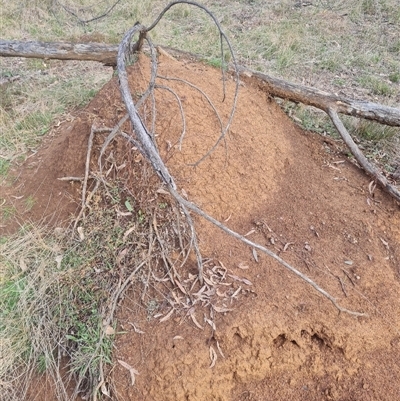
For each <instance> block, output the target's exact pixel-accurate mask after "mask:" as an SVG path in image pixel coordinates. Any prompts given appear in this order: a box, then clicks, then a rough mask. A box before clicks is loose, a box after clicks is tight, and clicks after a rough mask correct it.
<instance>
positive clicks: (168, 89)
mask: <svg viewBox="0 0 400 401" xmlns="http://www.w3.org/2000/svg"><path fill="white" fill-rule="evenodd" d="M155 89H164V90H166V91H168V92H170V93H172V95H173V96H175V99H176V101H177V102H178V106H179V110H180V112H181V118H182V133H181V136H180V137H179V150H182V141H183V138H184V136H185V134H186V118H185V113H184V111H183V107H182V102H181V99H180V98H179V96H178V94H177V93H176V92H175V91H173V90H172V89H171V88H169V87H168V86H163V85H156V86H155Z"/></svg>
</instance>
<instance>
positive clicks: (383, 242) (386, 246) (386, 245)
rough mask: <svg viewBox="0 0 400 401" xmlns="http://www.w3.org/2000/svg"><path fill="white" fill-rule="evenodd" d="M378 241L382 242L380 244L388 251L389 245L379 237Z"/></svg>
mask: <svg viewBox="0 0 400 401" xmlns="http://www.w3.org/2000/svg"><path fill="white" fill-rule="evenodd" d="M379 239H380V240H381V241H382V244H383V245H385V248H386V249H389V243H388V242H387V241H385V240H384V239H383V238H381V237H379Z"/></svg>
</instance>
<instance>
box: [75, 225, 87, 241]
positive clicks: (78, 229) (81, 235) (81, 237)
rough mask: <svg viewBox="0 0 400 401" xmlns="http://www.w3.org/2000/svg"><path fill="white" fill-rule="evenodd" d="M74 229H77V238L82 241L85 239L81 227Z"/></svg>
mask: <svg viewBox="0 0 400 401" xmlns="http://www.w3.org/2000/svg"><path fill="white" fill-rule="evenodd" d="M76 231H78V234H79V239H80V240H81V241H83V240H84V239H85V234H84V232H83V227H78V228H77V229H76Z"/></svg>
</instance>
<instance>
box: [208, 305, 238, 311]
mask: <svg viewBox="0 0 400 401" xmlns="http://www.w3.org/2000/svg"><path fill="white" fill-rule="evenodd" d="M212 307H213V309H214V310H215V312H218V313H224V312H230V311H232V310H233V309H229V308H225V307H221V306H215V305H212Z"/></svg>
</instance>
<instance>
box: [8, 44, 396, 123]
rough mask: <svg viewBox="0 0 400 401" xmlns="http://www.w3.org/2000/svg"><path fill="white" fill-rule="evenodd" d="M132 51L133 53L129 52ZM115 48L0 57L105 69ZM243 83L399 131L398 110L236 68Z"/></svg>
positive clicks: (54, 47) (62, 47) (14, 50)
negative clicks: (96, 65) (251, 81)
mask: <svg viewBox="0 0 400 401" xmlns="http://www.w3.org/2000/svg"><path fill="white" fill-rule="evenodd" d="M166 49H168V51H170V52H171V53H172V54H177V55H184V56H185V55H186V56H189V57H195V58H200V57H199V56H196V55H193V54H191V53H186V52H182V51H180V50H176V49H171V48H167V47H166ZM132 50H134V49H132ZM117 52H118V46H114V45H106V44H101V43H77V44H74V43H60V42H21V41H10V40H0V56H2V57H31V58H44V59H59V60H93V61H99V62H101V63H103V64H105V65H109V66H116V60H117ZM240 76H241V78H242V79H243V80H246V79H248V78H249V77H254V78H256V79H257V80H258V81H259V82H260V85H261V87H263V88H264V89H265V90H266V91H268V93H269V94H270V95H271V96H276V97H280V98H282V99H288V100H291V101H294V102H300V103H304V104H306V105H308V106H314V107H317V108H319V109H321V110H324V111H325V112H326V113H328V110H334V111H336V112H337V113H340V114H346V115H349V116H353V117H359V118H365V119H367V120H372V121H377V122H379V123H381V124H386V125H391V126H395V127H400V109H397V108H394V107H388V106H384V105H381V104H378V103H372V102H366V101H360V100H352V99H348V98H345V97H341V96H337V95H334V94H332V93H328V92H324V91H321V90H318V89H315V88H309V87H307V86H303V85H297V84H293V83H290V82H287V81H284V80H282V79H278V78H273V77H270V76H269V75H266V74H262V73H260V72H257V71H252V70H249V69H247V68H245V67H240Z"/></svg>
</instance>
